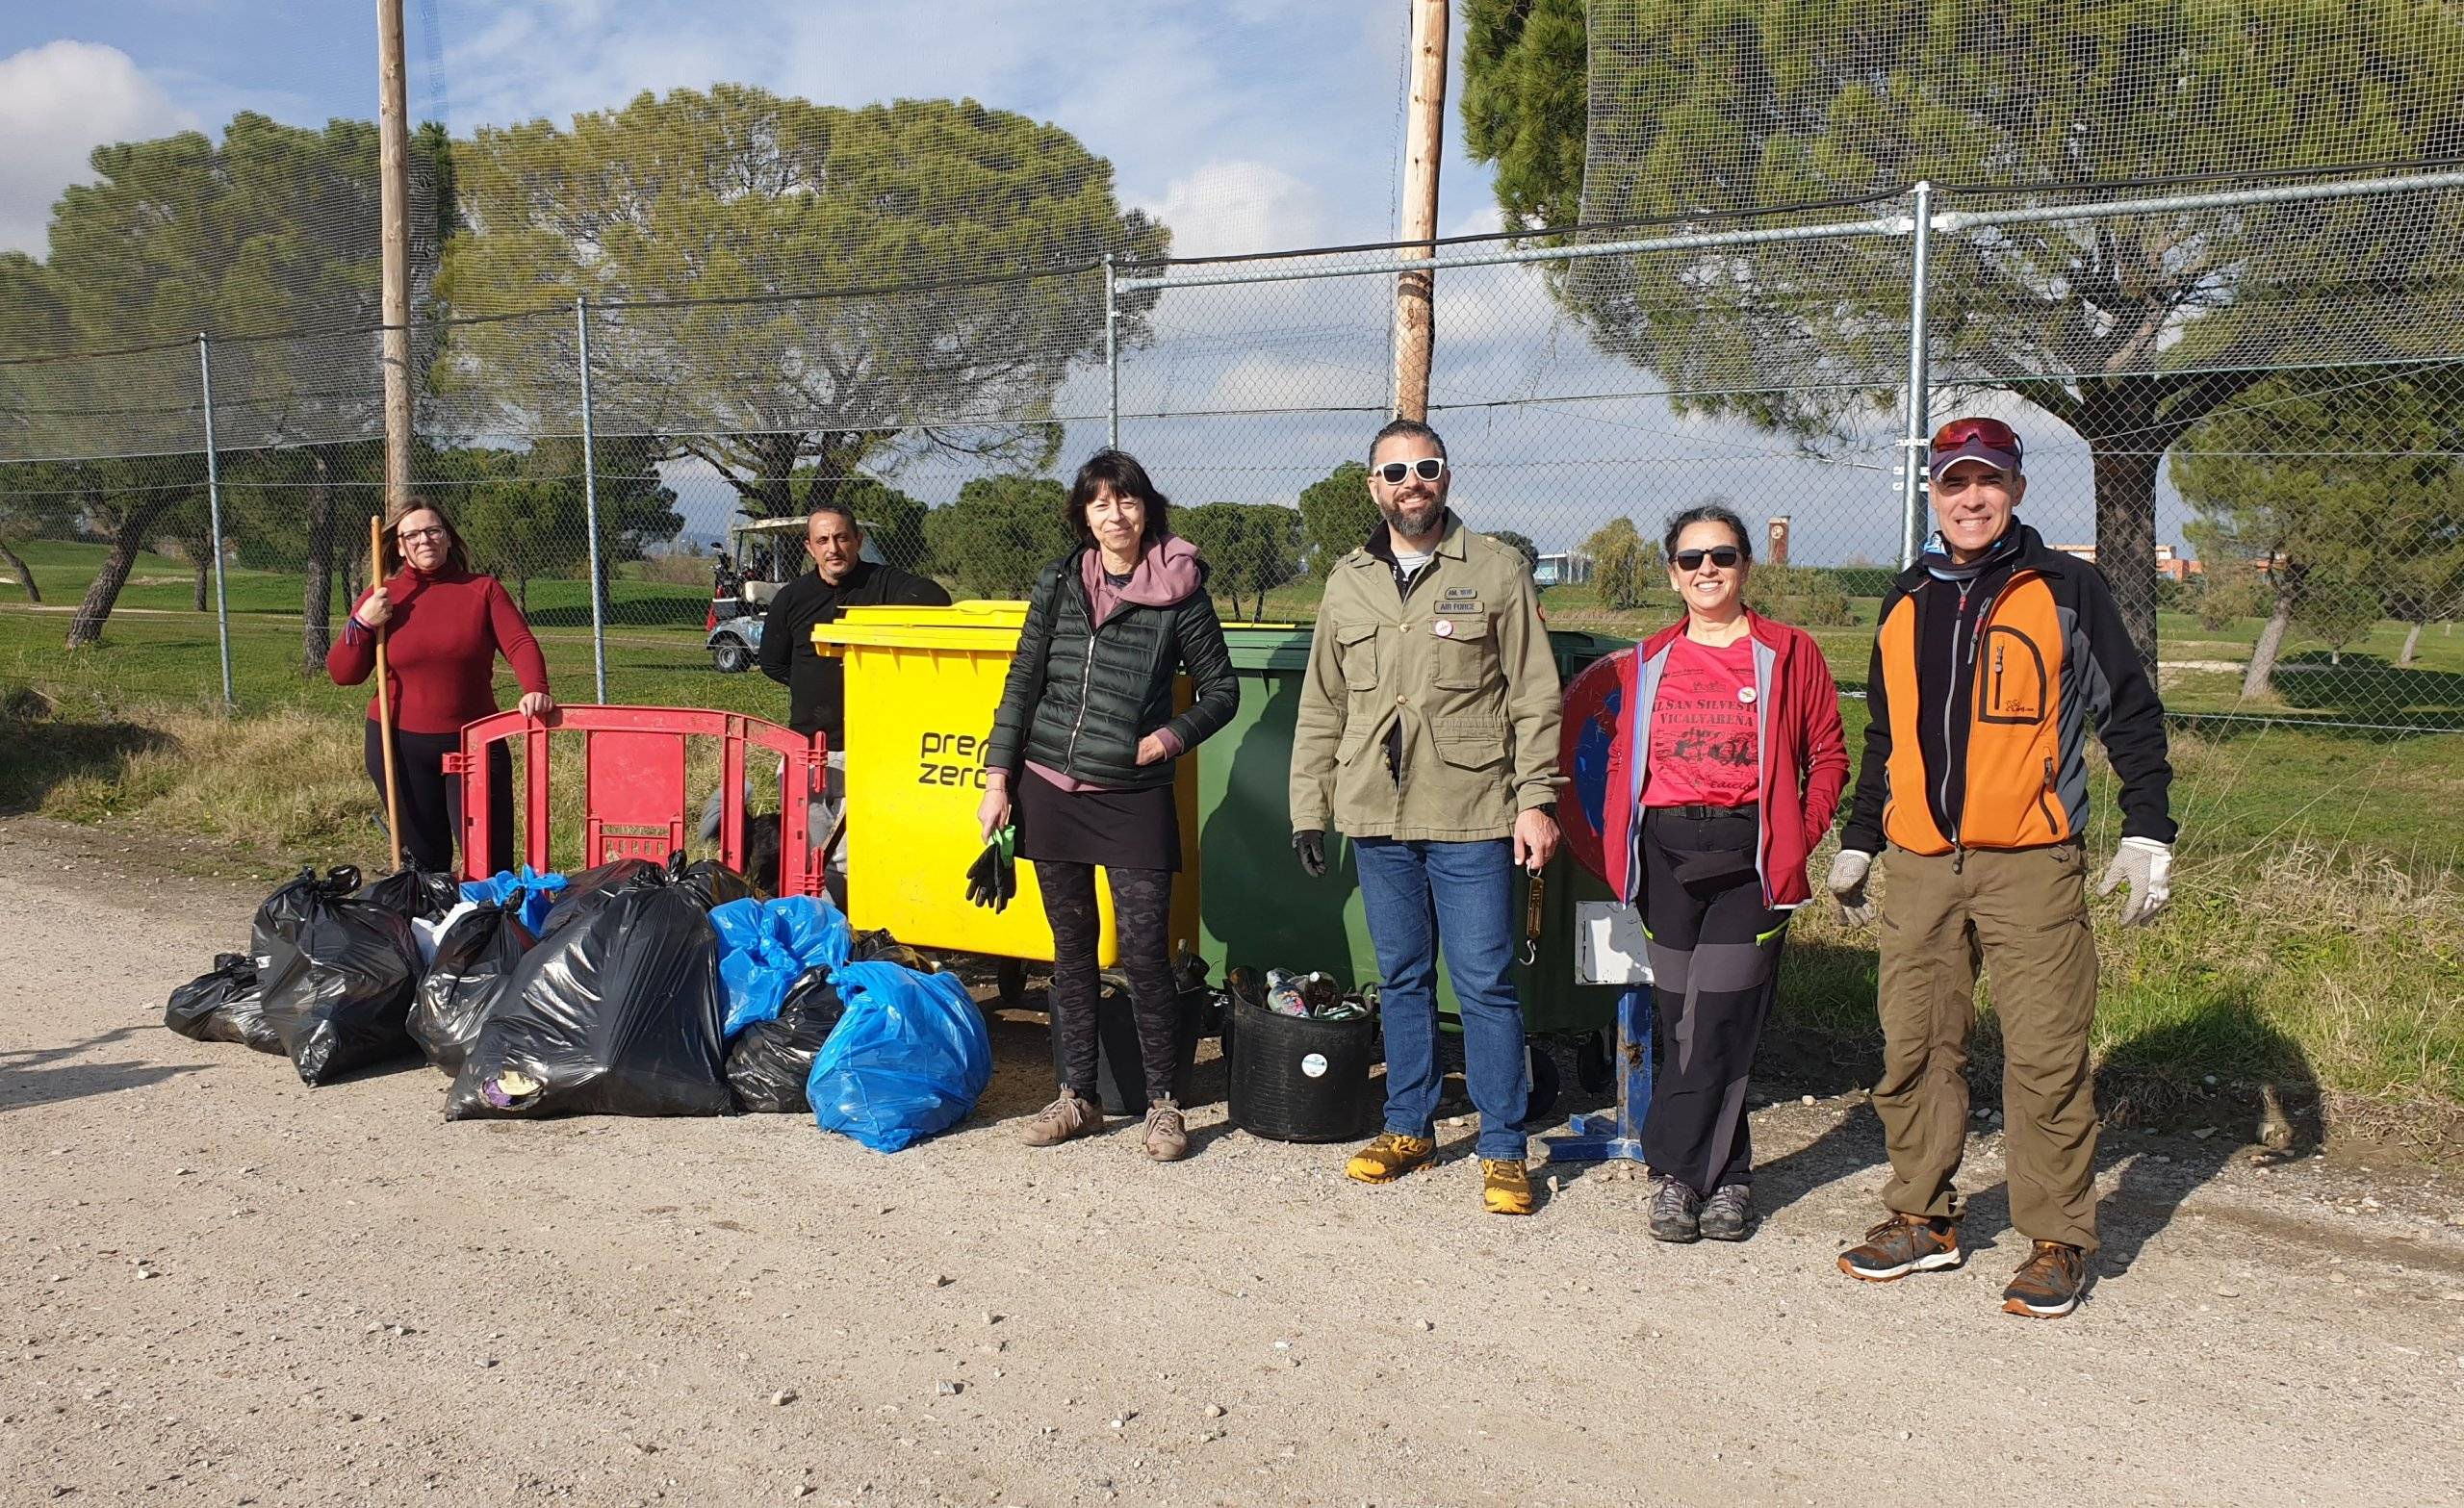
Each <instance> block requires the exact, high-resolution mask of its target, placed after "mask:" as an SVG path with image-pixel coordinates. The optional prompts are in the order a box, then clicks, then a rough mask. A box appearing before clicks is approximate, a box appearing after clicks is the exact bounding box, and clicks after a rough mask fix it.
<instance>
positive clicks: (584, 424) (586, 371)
mask: <svg viewBox="0 0 2464 1508" xmlns="http://www.w3.org/2000/svg"><path fill="white" fill-rule="evenodd" d="M574 330H575V335H576V345H577V346H578V349H579V352H580V356H581V507H582V516H583V518H584V519H586V520H587V521H588V527H589V530H590V668H591V674H592V677H594V679H595V682H596V684H597V686H598V688H599V701H600V703H601V704H603V705H604V704H605V703H606V701H607V606H606V603H605V601H603V598H604V596H605V593H604V592H603V589H602V585H601V583H602V581H603V577H602V576H601V575H600V574H599V445H598V435H597V434H596V433H595V432H594V431H593V429H592V427H591V422H590V295H589V294H576V295H575V297H574Z"/></svg>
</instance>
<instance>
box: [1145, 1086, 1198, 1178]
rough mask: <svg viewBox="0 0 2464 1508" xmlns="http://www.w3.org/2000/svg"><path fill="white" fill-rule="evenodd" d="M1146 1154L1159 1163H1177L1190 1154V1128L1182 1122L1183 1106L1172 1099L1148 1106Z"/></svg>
mask: <svg viewBox="0 0 2464 1508" xmlns="http://www.w3.org/2000/svg"><path fill="white" fill-rule="evenodd" d="M1146 1155H1147V1156H1148V1157H1151V1158H1153V1159H1154V1160H1155V1161H1156V1162H1158V1163H1177V1162H1179V1161H1180V1160H1181V1159H1183V1158H1185V1157H1187V1156H1189V1155H1190V1129H1189V1127H1187V1126H1186V1125H1183V1124H1182V1123H1181V1108H1180V1107H1179V1106H1178V1105H1175V1104H1174V1103H1172V1102H1171V1101H1170V1100H1156V1101H1154V1102H1153V1103H1151V1104H1149V1105H1148V1106H1147V1107H1146Z"/></svg>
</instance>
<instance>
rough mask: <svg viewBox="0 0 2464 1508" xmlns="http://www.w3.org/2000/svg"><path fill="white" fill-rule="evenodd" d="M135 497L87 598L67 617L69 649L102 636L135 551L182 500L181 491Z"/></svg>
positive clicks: (141, 547)
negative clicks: (134, 501)
mask: <svg viewBox="0 0 2464 1508" xmlns="http://www.w3.org/2000/svg"><path fill="white" fill-rule="evenodd" d="M137 496H138V497H139V498H142V499H143V500H142V501H140V502H137V503H135V504H133V505H132V506H131V508H130V511H129V514H128V516H127V518H125V519H123V520H122V521H121V522H120V526H119V529H118V531H117V532H116V533H115V534H113V535H112V549H111V553H110V554H108V555H105V556H104V557H103V569H102V570H101V571H99V572H97V573H95V575H94V581H93V584H92V585H91V586H89V587H87V588H86V600H85V601H82V602H80V603H78V604H77V616H75V617H74V618H71V619H69V620H68V640H67V647H68V648H69V649H72V650H79V649H84V648H85V647H86V646H87V645H90V644H91V643H93V642H94V641H95V640H97V639H100V638H101V637H102V636H103V625H104V624H106V623H109V622H110V621H111V616H112V604H113V603H115V602H116V601H119V589H120V588H121V587H123V586H126V585H127V584H128V573H129V571H130V569H131V568H132V567H134V566H135V565H136V564H137V556H138V552H139V551H141V550H143V549H144V548H145V542H146V541H147V540H148V539H150V538H152V537H153V534H154V525H155V524H156V523H158V522H159V521H160V520H161V519H162V517H163V515H164V514H165V513H166V512H167V511H168V510H169V509H170V508H171V507H173V506H174V505H175V504H177V503H179V502H181V501H183V500H184V499H185V495H184V494H180V493H140V494H138V495H137Z"/></svg>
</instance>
